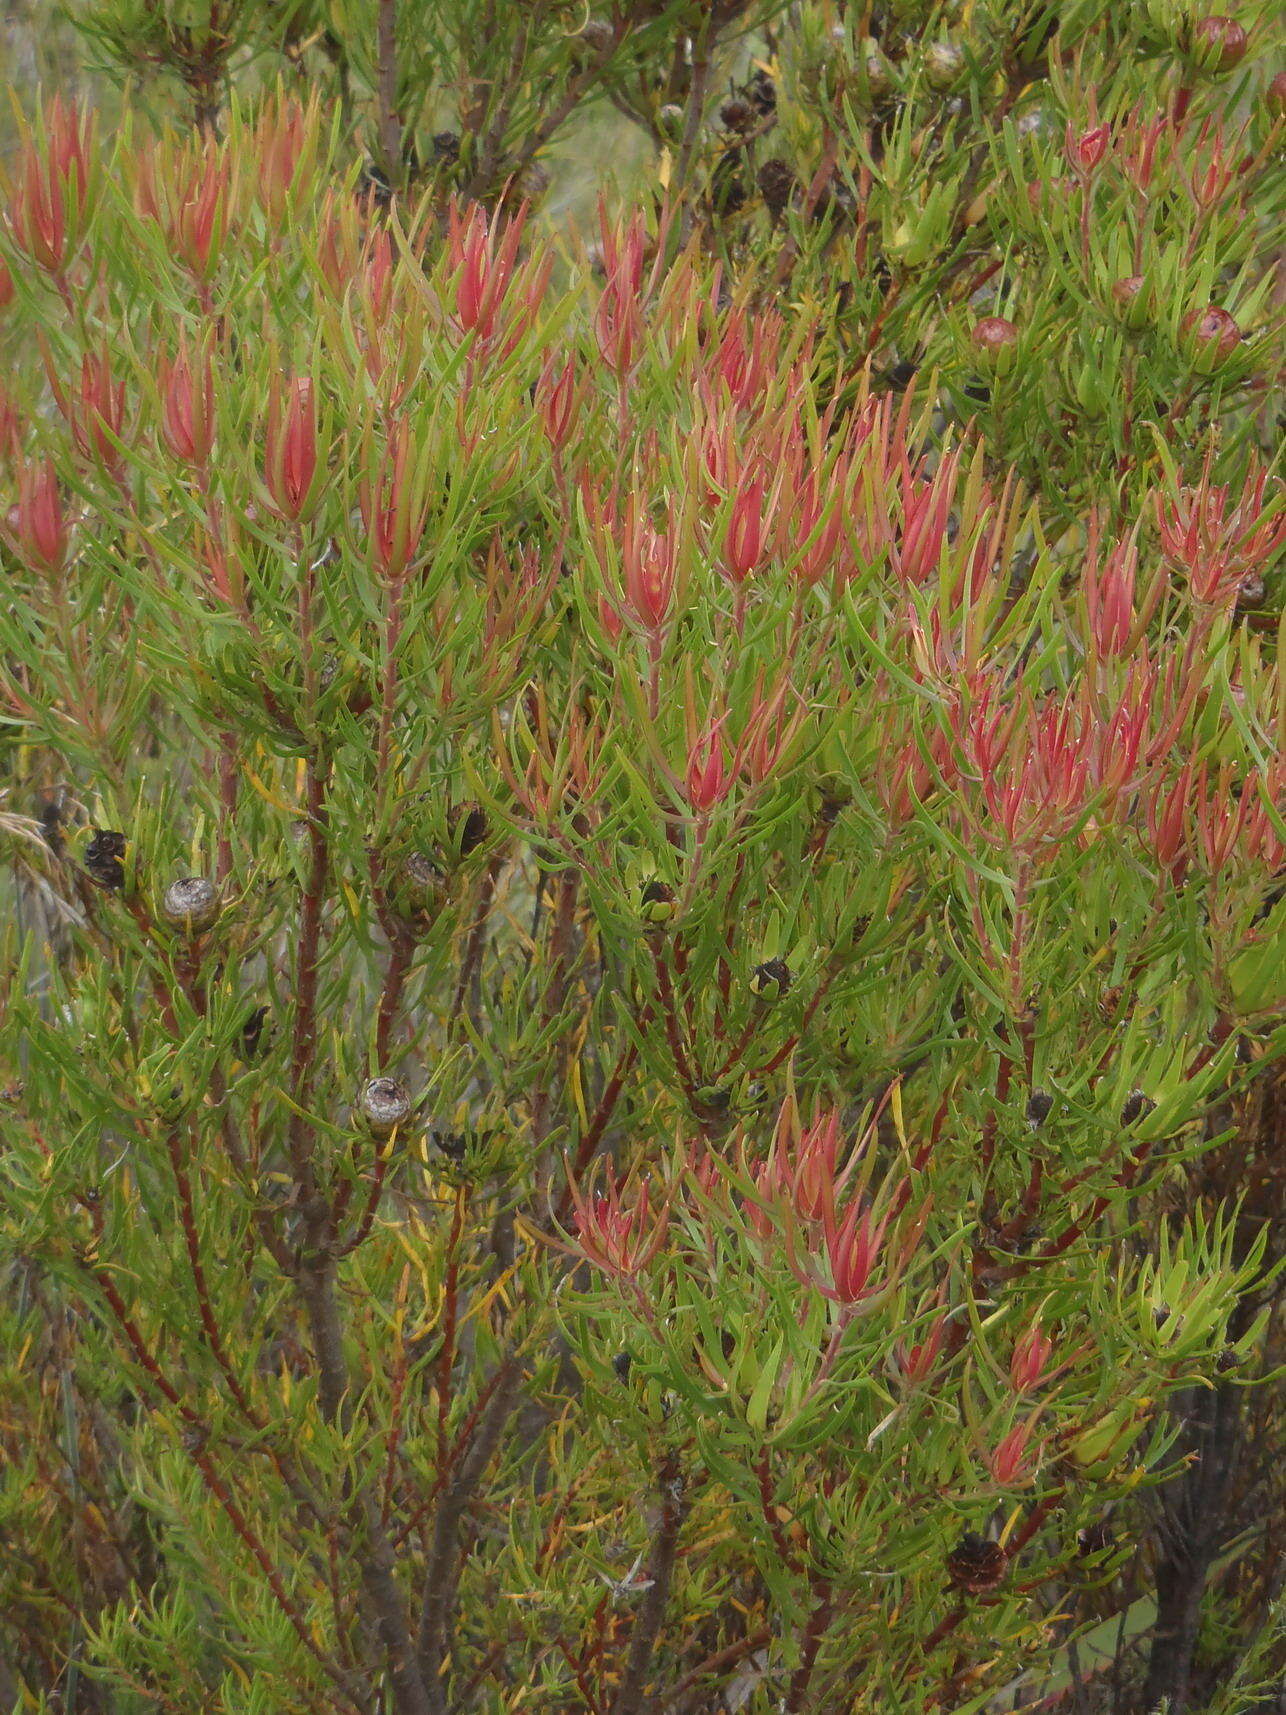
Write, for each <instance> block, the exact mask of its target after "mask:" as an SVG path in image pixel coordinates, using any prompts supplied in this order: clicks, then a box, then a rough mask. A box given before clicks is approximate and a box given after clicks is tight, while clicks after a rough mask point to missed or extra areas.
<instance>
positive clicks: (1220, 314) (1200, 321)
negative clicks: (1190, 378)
mask: <svg viewBox="0 0 1286 1715" xmlns="http://www.w3.org/2000/svg"><path fill="white" fill-rule="evenodd" d="M1183 343H1184V349H1185V351H1186V354H1187V356H1188V359H1189V361H1190V362H1191V364H1192V367H1193V368H1194V369H1195V370H1196V372H1197V374H1198V375H1213V374H1214V372H1215V370H1216V369H1218V368H1219V367H1220V365H1221V364H1223V363H1224V361H1225V360H1226V359H1227V358H1228V357H1230V356H1231V355H1232V353H1233V352H1234V351H1236V349H1237V347H1238V346H1239V345H1240V344H1241V329H1240V328H1239V327H1238V326H1237V323H1236V322H1235V321H1234V320H1233V318H1232V317H1231V316H1230V315H1229V314H1228V312H1227V310H1225V309H1223V308H1222V307H1221V306H1220V305H1219V304H1207V305H1206V307H1205V309H1204V310H1193V311H1192V312H1191V313H1190V314H1189V315H1187V316H1185V318H1184V322H1183Z"/></svg>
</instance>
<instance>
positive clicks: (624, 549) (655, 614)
mask: <svg viewBox="0 0 1286 1715" xmlns="http://www.w3.org/2000/svg"><path fill="white" fill-rule="evenodd" d="M676 553H677V548H676V544H675V540H674V534H673V532H672V531H665V532H659V531H656V530H654V529H653V528H652V526H651V525H650V524H648V523H647V522H646V521H645V520H644V518H643V516H642V509H641V507H640V506H639V504H638V501H637V498H636V497H635V496H634V495H631V496H630V497H629V499H628V500H627V501H626V503H625V539H624V541H623V542H622V544H621V557H622V561H623V570H624V579H625V600H626V603H627V605H628V606H629V609H630V611H631V613H632V614H633V615H634V617H635V619H636V620H637V621H638V622H639V624H640V625H641V626H642V627H643V628H644V630H645V631H650V632H653V633H657V632H659V631H660V630H661V629H662V627H663V626H664V625H665V621H666V617H667V615H668V614H669V611H670V600H671V597H672V596H673V594H674V574H675V559H676Z"/></svg>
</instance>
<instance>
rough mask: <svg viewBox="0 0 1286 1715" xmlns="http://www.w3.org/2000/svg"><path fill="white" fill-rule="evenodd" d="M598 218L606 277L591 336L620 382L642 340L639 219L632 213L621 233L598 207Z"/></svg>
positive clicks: (642, 256)
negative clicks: (612, 226) (630, 219)
mask: <svg viewBox="0 0 1286 1715" xmlns="http://www.w3.org/2000/svg"><path fill="white" fill-rule="evenodd" d="M599 220H600V226H601V230H602V240H603V267H604V270H605V272H606V275H607V280H606V284H605V285H604V287H603V293H602V296H601V297H600V299H599V302H598V309H597V310H596V311H595V314H594V338H595V340H596V341H597V342H598V350H599V355H600V356H601V357H602V359H603V362H604V363H605V364H606V365H607V367H608V368H609V369H610V370H611V371H612V373H613V374H614V375H615V376H616V379H617V381H618V382H621V381H624V379H625V377H626V376H627V375H628V374H629V372H630V370H631V369H633V367H634V364H635V362H636V360H637V358H638V354H639V351H640V349H641V346H642V341H643V311H642V304H641V294H642V287H643V260H644V248H645V240H644V231H643V221H642V219H641V217H639V216H636V217H635V218H634V219H633V220H632V221H631V222H630V224H629V226H628V227H627V228H626V230H625V232H624V234H618V233H616V232H614V231H613V230H612V229H611V228H610V227H609V226H608V224H607V218H606V216H605V215H604V214H603V213H602V211H601V210H600V215H599Z"/></svg>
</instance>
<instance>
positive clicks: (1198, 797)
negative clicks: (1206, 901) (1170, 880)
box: [1191, 763, 1286, 876]
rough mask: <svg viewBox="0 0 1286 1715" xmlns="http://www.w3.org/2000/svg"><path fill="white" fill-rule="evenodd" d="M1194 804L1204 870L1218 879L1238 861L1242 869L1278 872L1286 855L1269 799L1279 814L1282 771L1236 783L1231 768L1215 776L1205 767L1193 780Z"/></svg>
mask: <svg viewBox="0 0 1286 1715" xmlns="http://www.w3.org/2000/svg"><path fill="white" fill-rule="evenodd" d="M1193 785H1194V790H1193V794H1192V800H1191V809H1192V820H1193V825H1194V830H1195V834H1196V839H1195V847H1196V851H1197V853H1198V855H1199V856H1200V858H1201V859H1202V862H1203V864H1204V867H1205V869H1206V872H1207V873H1208V874H1209V875H1211V876H1217V875H1219V873H1220V872H1221V871H1222V870H1224V869H1226V868H1228V867H1229V866H1230V865H1231V864H1233V863H1234V862H1235V863H1236V864H1237V865H1238V866H1239V867H1241V868H1243V869H1259V868H1263V869H1266V870H1267V871H1269V872H1270V873H1276V872H1277V871H1278V870H1279V869H1280V868H1281V866H1282V862H1283V858H1284V857H1286V847H1284V846H1283V843H1282V840H1281V837H1280V835H1279V834H1278V833H1277V829H1276V827H1275V825H1274V822H1273V819H1272V817H1271V815H1270V814H1269V810H1268V805H1267V803H1266V802H1265V797H1266V796H1267V797H1269V798H1272V799H1273V800H1274V801H1275V803H1276V807H1277V810H1278V813H1279V814H1280V813H1281V811H1282V809H1283V807H1286V806H1283V803H1282V786H1283V779H1282V774H1281V771H1280V769H1278V770H1277V771H1275V773H1274V775H1273V776H1272V777H1271V778H1269V779H1264V780H1261V779H1260V778H1259V777H1258V776H1255V775H1251V776H1249V777H1248V778H1244V779H1238V778H1236V777H1235V776H1234V773H1233V770H1232V769H1231V767H1229V766H1228V765H1227V764H1225V765H1224V766H1223V767H1222V768H1220V769H1219V771H1218V773H1217V774H1216V775H1215V776H1214V777H1213V779H1212V778H1211V775H1210V771H1209V769H1208V767H1207V766H1206V765H1205V764H1204V763H1203V764H1202V766H1201V767H1200V768H1199V769H1198V770H1197V772H1196V775H1195V777H1194V782H1193Z"/></svg>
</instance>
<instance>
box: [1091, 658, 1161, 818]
mask: <svg viewBox="0 0 1286 1715" xmlns="http://www.w3.org/2000/svg"><path fill="white" fill-rule="evenodd" d="M1155 691H1156V669H1155V667H1154V666H1153V665H1152V663H1151V662H1150V661H1149V660H1148V659H1147V657H1146V656H1144V657H1143V658H1141V659H1140V660H1138V661H1135V662H1133V663H1132V665H1131V667H1130V671H1129V673H1128V674H1127V676H1126V679H1125V682H1124V684H1123V685H1122V688H1121V693H1120V697H1119V699H1118V701H1117V704H1116V707H1115V708H1114V709H1112V710H1111V712H1110V713H1107V712H1106V711H1105V710H1104V709H1103V708H1100V706H1099V705H1098V704H1097V702H1094V701H1092V700H1091V699H1090V698H1088V697H1085V696H1084V695H1083V696H1082V709H1083V719H1082V726H1081V730H1082V732H1083V734H1084V740H1085V749H1086V752H1087V754H1088V759H1089V777H1090V780H1091V781H1092V782H1093V785H1094V787H1095V789H1096V791H1097V793H1098V795H1099V803H1098V805H1097V810H1096V813H1097V815H1098V818H1099V819H1100V820H1101V821H1110V820H1112V819H1113V818H1114V817H1115V816H1116V815H1117V813H1118V812H1119V811H1121V810H1122V809H1123V808H1125V807H1127V806H1128V803H1129V793H1130V791H1131V790H1132V789H1133V787H1134V785H1135V784H1136V774H1137V771H1138V768H1139V758H1140V756H1141V755H1143V754H1144V744H1143V741H1144V738H1145V736H1146V734H1147V732H1148V730H1149V728H1150V725H1151V720H1152V705H1153V697H1154V694H1155Z"/></svg>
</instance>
